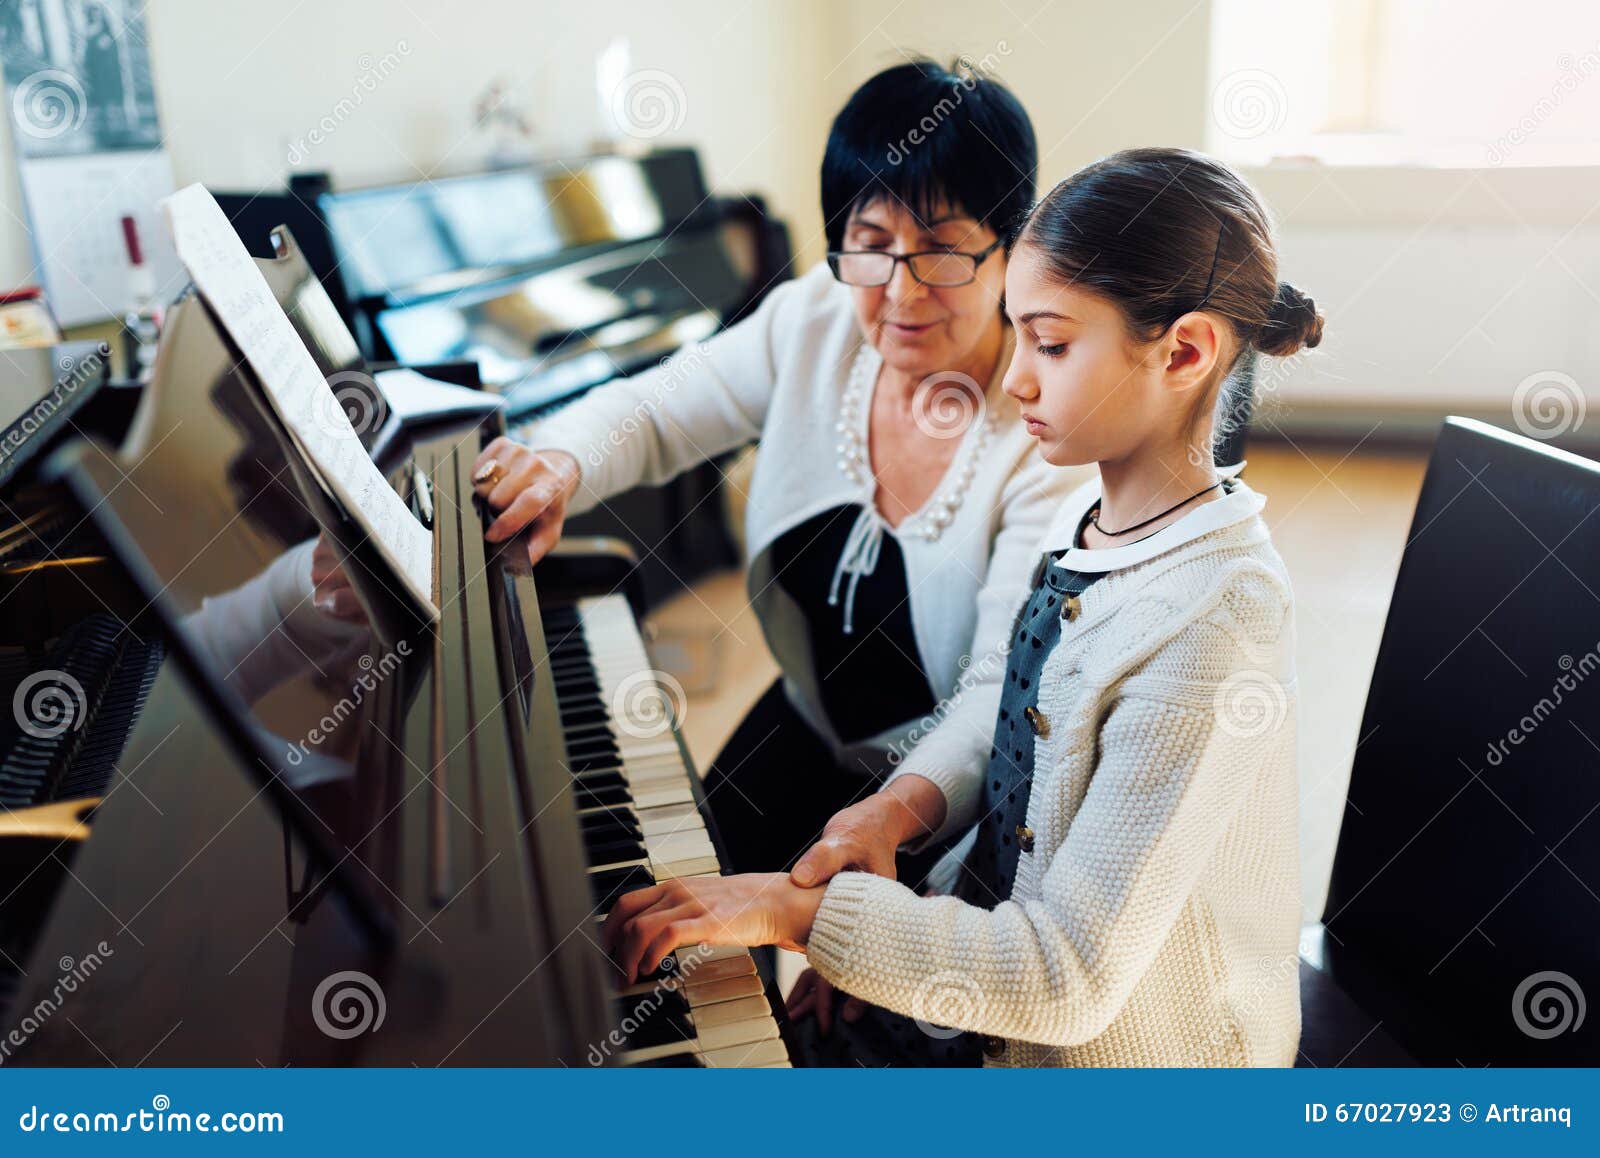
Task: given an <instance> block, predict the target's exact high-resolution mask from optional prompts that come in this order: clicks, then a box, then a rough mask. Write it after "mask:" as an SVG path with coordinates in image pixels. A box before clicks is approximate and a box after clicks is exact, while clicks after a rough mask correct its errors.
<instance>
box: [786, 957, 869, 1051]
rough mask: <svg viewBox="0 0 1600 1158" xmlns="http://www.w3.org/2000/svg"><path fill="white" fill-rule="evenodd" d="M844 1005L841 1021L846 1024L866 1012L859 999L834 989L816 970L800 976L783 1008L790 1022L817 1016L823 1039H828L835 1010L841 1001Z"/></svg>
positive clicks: (831, 983) (840, 1011)
mask: <svg viewBox="0 0 1600 1158" xmlns="http://www.w3.org/2000/svg"><path fill="white" fill-rule="evenodd" d="M841 997H842V998H843V999H844V1003H843V1005H842V1007H841V1008H840V1010H839V1017H840V1018H841V1019H842V1020H844V1021H850V1022H854V1021H859V1020H860V1018H861V1015H862V1014H863V1013H865V1012H866V1011H867V1003H866V1002H865V1001H862V1000H861V998H859V997H851V996H850V995H849V994H848V993H846V992H845V991H844V990H842V989H835V988H834V987H833V982H831V981H829V980H828V979H827V978H826V977H824V976H823V975H822V974H820V973H818V972H817V971H816V970H815V969H807V970H806V971H805V972H804V973H802V974H800V978H799V980H797V981H796V982H795V983H794V988H793V989H791V990H789V998H788V1000H787V1001H785V1002H784V1008H785V1009H787V1010H788V1011H789V1020H791V1021H798V1020H799V1019H800V1018H802V1017H805V1016H806V1015H807V1014H815V1015H816V1018H817V1028H818V1029H820V1030H821V1031H822V1036H823V1037H827V1036H828V1034H829V1033H830V1032H832V1030H833V1009H834V1006H835V1005H837V1004H838V1003H839V999H840V998H841Z"/></svg>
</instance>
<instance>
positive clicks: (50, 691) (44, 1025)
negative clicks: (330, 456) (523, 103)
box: [0, 234, 787, 1066]
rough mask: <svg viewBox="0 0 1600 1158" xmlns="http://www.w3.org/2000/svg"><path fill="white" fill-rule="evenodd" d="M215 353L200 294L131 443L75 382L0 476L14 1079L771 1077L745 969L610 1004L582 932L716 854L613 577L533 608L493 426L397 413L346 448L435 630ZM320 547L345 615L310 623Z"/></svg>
mask: <svg viewBox="0 0 1600 1158" xmlns="http://www.w3.org/2000/svg"><path fill="white" fill-rule="evenodd" d="M276 250H277V252H278V253H279V254H280V255H281V256H279V257H278V258H277V259H275V260H273V261H271V262H269V263H268V269H267V273H268V276H269V281H270V282H271V283H272V284H273V286H274V288H275V290H276V292H277V293H278V295H279V298H280V301H282V302H285V303H286V304H287V305H288V306H289V307H290V308H289V313H290V314H291V317H292V319H293V320H294V321H295V323H296V325H297V327H298V329H299V330H300V333H301V335H302V336H303V337H304V338H305V339H306V341H307V346H308V348H310V349H311V350H312V351H313V352H314V354H315V355H317V356H318V357H319V360H320V362H321V366H320V368H321V369H322V370H323V372H324V373H325V374H328V373H337V372H340V371H341V370H342V369H344V368H347V367H348V362H347V361H345V360H343V356H342V355H341V354H340V353H339V352H340V351H344V352H345V354H346V355H347V354H348V351H349V349H350V347H351V345H352V343H353V338H351V336H350V335H349V334H348V332H346V331H344V328H343V325H342V322H340V320H339V318H338V316H337V312H336V311H334V310H333V309H332V307H331V304H329V303H326V301H325V299H324V298H321V297H320V296H319V295H321V293H322V291H321V287H320V286H319V285H318V284H317V282H316V280H315V279H314V278H313V277H312V276H311V275H310V273H309V271H307V270H305V268H304V266H303V265H298V264H297V263H298V262H299V255H298V253H297V251H295V249H294V248H293V246H292V244H290V243H289V240H288V238H287V237H286V236H284V235H281V234H280V236H279V238H278V243H277V246H276ZM237 366H238V359H237V357H236V352H235V351H234V350H233V349H231V348H230V346H229V345H228V343H227V342H226V340H225V339H224V338H223V337H222V336H221V334H220V332H219V331H218V329H217V328H216V327H215V325H214V323H213V321H212V319H211V317H210V315H209V313H208V312H207V311H206V309H205V308H204V306H203V304H202V303H201V302H200V301H199V300H198V299H196V298H194V297H188V298H186V299H185V300H184V301H182V302H181V303H180V304H179V305H178V306H177V307H175V308H174V310H173V311H172V312H171V314H170V315H169V321H168V327H167V331H166V333H165V335H164V337H163V343H162V350H161V356H160V358H159V359H158V363H157V370H156V376H155V379H154V381H153V382H152V383H151V385H150V386H149V388H148V389H147V390H146V391H145V393H144V395H143V397H142V398H141V399H140V401H139V406H138V409H137V410H136V411H135V412H134V413H133V414H132V416H131V421H129V420H128V415H127V414H126V413H122V414H121V418H122V419H123V422H122V425H123V426H125V427H126V429H123V430H117V429H115V428H116V426H117V421H116V419H117V408H116V407H113V408H112V410H113V413H112V414H111V415H110V416H109V417H101V418H98V419H92V416H93V415H94V414H95V413H96V411H97V409H98V407H97V405H96V403H97V401H98V400H99V399H100V398H101V397H102V396H104V395H105V393H106V390H108V389H109V388H108V387H103V386H101V387H99V388H96V387H95V386H93V385H92V384H85V385H83V386H81V387H77V388H75V389H74V391H73V397H74V398H75V399H76V400H77V401H76V402H75V409H74V411H73V412H72V414H71V421H70V422H64V421H57V422H53V423H49V424H47V428H46V429H42V430H37V431H36V432H35V438H34V439H32V440H25V441H24V442H23V443H21V444H19V449H18V451H17V455H16V461H17V463H18V469H17V471H16V472H15V473H14V474H13V475H12V476H11V477H10V478H8V479H7V481H6V484H5V486H4V489H3V491H0V500H3V503H4V506H3V507H0V511H3V513H4V515H5V523H4V526H3V527H0V699H3V700H4V701H5V703H6V704H7V705H9V706H10V710H9V711H7V712H4V713H0V791H3V793H4V804H5V809H4V810H3V811H0V1044H3V1049H0V1062H6V1063H13V1064H31V1065H105V1064H113V1065H118V1066H131V1065H257V1064H262V1065H287V1064H294V1065H306V1064H336V1065H342V1064H362V1065H379V1064H387V1065H439V1064H456V1065H465V1064H533V1065H538V1064H546V1065H554V1064H566V1065H574V1066H578V1065H586V1064H587V1065H598V1064H651V1065H706V1066H728V1065H783V1064H787V1054H786V1051H785V1049H784V1046H783V1043H782V1041H781V1040H780V1037H779V1025H778V1022H777V1020H776V1019H775V1017H774V1013H773V1007H772V1005H771V1003H770V999H769V986H768V985H767V983H766V981H765V979H764V978H763V977H762V976H761V975H760V974H759V973H758V971H757V968H756V966H755V963H754V962H753V960H752V959H751V957H750V955H749V954H748V953H747V952H745V951H744V950H707V951H705V952H697V951H691V952H689V953H684V954H680V955H679V958H678V960H677V961H675V962H669V963H668V964H667V965H665V966H664V970H663V972H662V973H661V975H660V976H658V977H656V978H652V979H650V980H648V981H646V982H644V983H642V984H641V985H639V986H636V987H634V988H633V989H631V990H627V991H623V990H619V989H618V987H617V985H616V980H617V977H616V971H615V968H614V967H613V966H611V965H610V964H609V963H608V962H607V961H606V960H605V959H604V957H603V955H602V954H601V953H600V951H599V949H598V946H597V944H596V936H595V934H596V929H597V927H598V921H599V920H600V919H601V918H602V917H603V915H604V913H605V912H606V911H608V908H609V906H610V904H611V903H612V902H613V901H614V899H615V897H616V896H617V895H619V894H620V893H621V892H623V891H626V890H627V889H630V888H634V887H638V886H641V885H644V884H648V883H650V882H651V881H653V880H659V879H662V878H664V877H668V876H674V875H678V876H687V875H694V874H705V873H715V872H717V871H718V865H719V863H720V857H719V854H718V852H717V843H716V840H715V837H714V834H713V833H711V832H710V830H709V828H708V825H707V823H706V820H705V819H704V818H703V817H702V815H701V811H700V809H699V807H698V806H699V804H700V795H699V793H700V789H699V782H698V778H697V777H696V776H695V774H694V772H693V769H692V766H691V765H690V763H689V760H688V757H687V755H686V753H685V751H684V749H683V746H682V744H681V742H680V740H679V737H678V735H677V732H676V729H675V727H674V726H673V719H672V713H671V711H670V706H669V705H668V704H666V703H665V702H664V701H663V700H662V699H661V698H659V697H658V696H656V697H653V696H652V694H651V688H652V682H651V681H652V674H651V672H650V670H649V669H650V667H651V665H650V662H649V660H648V659H647V657H646V655H645V651H644V648H643V645H642V642H641V640H640V636H639V633H638V628H637V624H636V621H635V619H634V609H633V607H632V606H631V605H630V602H629V600H628V599H627V597H626V596H625V595H624V594H620V593H618V590H617V589H618V588H619V587H620V586H621V585H622V584H623V582H624V578H625V576H626V573H627V567H626V565H625V564H624V563H617V562H615V561H610V562H608V559H607V558H606V557H601V558H599V559H589V560H572V559H568V558H556V559H553V560H551V561H550V565H549V566H544V565H541V568H540V579H539V582H538V584H537V585H536V584H535V581H534V579H533V577H532V576H531V575H530V574H528V573H527V570H526V568H525V567H523V566H520V565H519V564H520V562H521V560H522V559H523V558H524V556H522V555H521V554H520V553H519V552H518V551H517V550H516V549H515V545H512V546H511V547H510V548H508V549H505V550H500V551H497V550H495V549H493V548H491V547H488V546H486V544H485V543H484V541H483V537H482V529H483V526H484V512H482V511H481V510H480V508H479V504H478V502H477V500H476V498H475V496H474V495H473V493H472V488H471V485H470V471H471V464H472V462H473V459H474V458H475V456H476V454H477V451H478V449H479V447H480V446H481V445H482V443H483V441H484V440H485V439H486V438H488V437H491V436H493V435H494V434H495V433H496V432H497V431H498V430H499V429H500V426H499V419H498V415H494V416H491V417H489V418H483V417H481V416H469V417H454V418H440V419H439V420H437V421H429V420H427V419H426V418H419V419H417V420H416V421H414V422H413V423H411V424H410V425H409V426H408V427H407V428H405V429H404V430H401V431H398V432H395V431H392V430H391V431H390V433H389V435H387V436H385V437H384V438H382V439H381V440H373V441H372V442H371V443H370V445H369V446H368V449H369V451H371V452H372V453H373V454H374V457H375V459H376V460H377V461H378V463H379V466H380V469H381V470H383V472H384V473H385V474H386V476H387V477H388V478H389V479H390V481H391V483H392V484H393V485H394V486H395V487H396V489H397V490H398V491H399V492H400V493H401V494H402V495H403V496H405V497H406V499H407V500H408V502H409V503H410V504H411V506H412V509H413V511H414V512H415V514H416V516H417V517H418V518H419V519H421V520H423V521H424V522H425V523H426V524H427V525H429V526H430V527H431V529H432V531H433V534H434V555H435V560H436V565H437V568H438V591H439V595H438V602H439V605H440V608H441V611H442V617H441V618H440V620H439V621H438V622H437V624H429V623H426V622H424V621H422V620H421V619H420V618H419V617H418V615H417V613H416V612H415V610H414V609H412V608H410V606H409V605H408V604H406V603H405V602H404V601H403V600H400V599H398V598H397V597H394V596H392V594H391V588H392V587H393V578H392V575H390V574H388V573H387V572H386V570H385V567H384V564H383V561H382V559H381V558H379V557H378V556H377V555H376V553H375V551H374V550H373V549H372V547H371V545H370V544H368V543H366V542H365V541H364V540H362V539H361V538H360V537H359V536H358V535H356V534H355V533H354V531H353V527H352V524H351V523H350V522H349V520H348V519H347V518H345V517H344V516H343V514H342V512H341V511H340V510H339V509H338V508H337V506H336V504H335V503H334V502H333V500H332V499H331V497H330V495H329V493H328V492H326V491H325V490H324V489H323V488H322V487H321V485H320V483H319V481H318V479H317V477H316V475H315V472H313V471H310V470H309V469H307V466H306V464H305V462H304V460H303V459H302V458H301V457H300V456H299V455H298V454H297V453H296V451H295V449H294V446H293V444H292V442H291V441H290V440H289V436H288V434H287V431H286V430H285V429H284V428H283V427H282V426H281V425H279V424H278V423H277V420H276V419H275V417H274V414H273V412H272V411H271V410H270V408H268V407H267V406H265V405H264V404H263V401H262V398H261V396H260V392H259V388H258V387H256V386H255V384H254V383H253V382H252V381H251V380H250V379H248V378H247V377H245V376H244V374H243V373H241V372H239V371H238V370H236V367H237ZM49 369H50V367H49V366H38V367H34V371H35V376H34V379H33V382H34V385H33V390H34V391H35V392H36V393H38V394H39V395H40V396H41V397H42V396H45V395H52V394H54V393H55V392H56V391H57V389H58V388H57V386H56V385H55V384H54V383H53V382H52V381H51V378H52V375H51V374H50V373H48V371H49ZM58 409H59V408H58ZM80 429H81V430H94V429H98V430H99V431H100V432H101V433H102V434H104V435H107V436H108V437H105V438H86V437H80V436H79V434H78V431H79V430H80ZM376 429H386V427H384V426H383V424H379V425H378V427H376ZM113 435H114V436H115V437H110V436H113ZM319 544H320V545H322V546H324V547H325V548H326V549H328V550H330V551H332V552H333V555H334V557H335V558H340V559H343V571H344V574H345V575H346V577H347V578H348V580H349V582H350V583H351V585H352V587H353V588H354V589H355V590H356V591H358V592H359V593H360V594H361V596H362V605H363V609H364V615H363V616H361V617H358V618H357V619H355V620H351V621H346V620H340V619H336V618H334V617H332V616H330V615H328V614H326V613H325V612H324V611H322V610H320V609H319V608H318V607H317V606H316V605H315V602H314V600H313V598H312V592H311V588H310V586H309V577H308V576H309V573H308V567H309V564H310V557H311V555H312V554H313V553H314V552H315V551H316V550H317V548H318V546H319ZM578 564H582V565H578ZM608 566H610V571H609V573H608V572H607V570H606V568H607V567H608ZM584 576H587V580H585V579H584V578H583V577H584ZM663 708H667V709H668V710H666V711H663V710H662V709H663Z"/></svg>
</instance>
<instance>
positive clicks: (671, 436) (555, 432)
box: [512, 267, 832, 514]
mask: <svg viewBox="0 0 1600 1158" xmlns="http://www.w3.org/2000/svg"><path fill="white" fill-rule="evenodd" d="M823 272H824V273H826V268H825V267H824V269H823ZM831 285H832V283H831V281H827V282H825V281H823V280H822V279H820V278H819V277H818V276H817V274H816V273H815V272H813V273H812V274H809V275H807V276H806V277H804V278H801V279H799V280H796V281H791V282H786V283H785V284H783V285H781V286H779V287H778V288H777V289H775V290H773V291H772V293H771V294H769V295H768V296H767V299H766V300H765V301H764V302H762V304H761V306H760V308H758V309H757V310H756V312H755V313H753V314H751V315H750V316H749V317H748V318H746V319H744V320H743V321H741V322H740V323H738V324H737V325H735V326H732V327H730V328H729V329H727V330H725V331H723V332H722V333H720V334H717V335H716V336H714V337H712V338H710V339H709V340H707V341H704V342H697V343H694V344H692V345H689V346H685V347H684V348H683V349H681V350H679V351H678V352H677V353H676V354H674V355H672V357H670V358H668V359H667V360H666V361H664V362H663V363H662V364H661V365H660V366H657V367H656V368H655V369H653V370H649V371H647V372H645V373H642V374H636V375H634V376H633V377H631V378H618V379H616V380H615V381H612V382H608V383H607V384H606V385H604V386H598V387H596V388H595V389H593V390H591V391H589V393H587V394H585V395H584V396H583V397H582V398H580V399H579V400H578V401H576V402H574V403H572V404H571V405H570V406H567V407H565V408H563V409H561V410H559V411H557V412H556V413H555V414H553V415H552V416H551V417H549V418H546V419H543V420H540V421H538V422H532V423H529V424H527V425H525V426H522V427H519V428H517V429H516V430H513V431H512V436H513V437H514V438H516V439H517V440H518V441H519V442H522V443H525V444H527V445H528V446H529V447H531V448H533V449H534V450H564V451H566V452H567V453H568V454H570V455H572V456H573V457H574V458H576V459H577V460H578V466H579V469H580V471H581V479H580V481H579V485H578V492H577V494H575V495H574V496H573V499H572V504H571V508H570V509H571V511H572V513H574V514H579V513H582V512H583V511H586V510H589V509H591V508H593V507H595V506H597V505H598V504H599V503H601V502H602V501H604V500H605V499H608V498H610V497H612V496H613V495H618V494H621V493H622V492H623V491H626V490H630V489H632V488H633V487H636V486H639V485H641V484H646V483H648V484H651V485H660V484H661V483H664V482H667V481H668V480H669V479H671V478H673V477H674V476H675V475H677V474H679V473H681V472H682V471H685V470H687V469H689V468H690V467H692V466H697V465H699V464H700V463H702V462H705V461H706V460H707V459H710V458H714V457H716V456H717V455H719V454H723V453H724V452H726V451H729V450H733V449H735V448H737V447H739V446H743V445H744V444H745V443H748V442H752V441H754V440H755V439H757V438H759V437H760V435H761V429H762V426H763V425H764V424H765V422H766V418H767V407H768V403H769V402H770V401H771V398H772V392H773V390H774V389H775V387H776V385H777V376H778V368H779V365H780V362H781V360H782V356H783V353H784V350H785V349H786V348H787V345H788V343H789V342H791V341H794V340H797V339H799V338H800V336H801V335H802V334H803V332H804V329H805V327H806V326H807V323H808V321H810V320H811V319H810V315H811V314H812V313H814V312H815V310H816V309H817V308H818V307H819V306H820V305H821V304H822V302H823V300H824V298H823V295H824V294H825V292H826V290H827V289H828V288H830V287H831Z"/></svg>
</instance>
